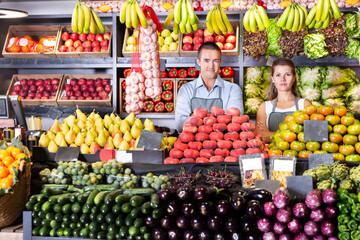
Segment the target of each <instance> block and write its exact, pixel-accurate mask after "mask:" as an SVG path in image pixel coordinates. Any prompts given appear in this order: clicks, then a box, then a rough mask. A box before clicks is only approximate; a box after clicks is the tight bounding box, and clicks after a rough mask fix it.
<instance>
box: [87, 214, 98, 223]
mask: <svg viewBox="0 0 360 240" xmlns="http://www.w3.org/2000/svg"><path fill="white" fill-rule="evenodd" d="M96 216H97V214H96V213H91V214H90V216H89V219H90V221H96Z"/></svg>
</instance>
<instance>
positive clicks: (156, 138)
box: [137, 130, 163, 150]
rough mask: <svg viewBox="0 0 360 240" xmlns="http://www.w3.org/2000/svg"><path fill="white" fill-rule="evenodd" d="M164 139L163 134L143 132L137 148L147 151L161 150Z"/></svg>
mask: <svg viewBox="0 0 360 240" xmlns="http://www.w3.org/2000/svg"><path fill="white" fill-rule="evenodd" d="M162 139H163V134H162V133H157V132H152V131H148V130H142V131H141V135H140V139H139V143H138V145H137V148H144V149H146V150H159V148H160V144H161V141H162Z"/></svg>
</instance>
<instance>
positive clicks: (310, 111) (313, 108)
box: [303, 105, 317, 116]
mask: <svg viewBox="0 0 360 240" xmlns="http://www.w3.org/2000/svg"><path fill="white" fill-rule="evenodd" d="M303 112H304V113H306V114H307V115H309V116H311V114H313V113H316V112H317V107H316V106H315V105H309V106H306V107H304V110H303Z"/></svg>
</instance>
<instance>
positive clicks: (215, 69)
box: [197, 49, 221, 80]
mask: <svg viewBox="0 0 360 240" xmlns="http://www.w3.org/2000/svg"><path fill="white" fill-rule="evenodd" d="M197 64H198V65H199V66H200V70H201V76H202V77H203V80H204V79H205V80H207V79H216V78H217V76H218V75H219V71H220V64H221V55H220V53H219V52H218V51H216V50H209V49H203V50H202V51H201V54H200V59H197Z"/></svg>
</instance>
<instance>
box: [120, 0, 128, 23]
mask: <svg viewBox="0 0 360 240" xmlns="http://www.w3.org/2000/svg"><path fill="white" fill-rule="evenodd" d="M128 4H129V1H126V2H124V3H123V4H122V5H121V8H120V16H119V20H120V22H121V23H122V24H124V23H125V20H126V7H127V5H128Z"/></svg>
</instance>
